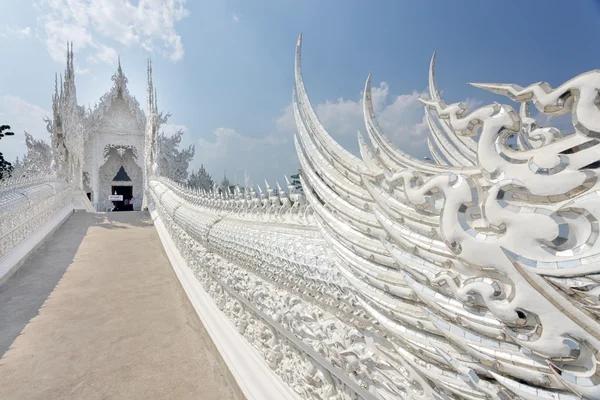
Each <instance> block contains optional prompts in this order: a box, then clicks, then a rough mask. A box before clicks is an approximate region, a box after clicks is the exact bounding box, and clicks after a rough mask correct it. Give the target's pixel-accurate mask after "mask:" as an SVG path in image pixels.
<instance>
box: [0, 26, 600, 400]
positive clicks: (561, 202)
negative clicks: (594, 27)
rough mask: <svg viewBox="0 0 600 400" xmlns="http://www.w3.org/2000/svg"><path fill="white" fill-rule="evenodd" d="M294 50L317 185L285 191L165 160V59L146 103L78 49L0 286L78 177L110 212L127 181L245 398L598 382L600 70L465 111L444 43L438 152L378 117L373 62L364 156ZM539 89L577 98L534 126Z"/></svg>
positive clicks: (9, 220) (0, 245)
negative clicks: (448, 73) (391, 134)
mask: <svg viewBox="0 0 600 400" xmlns="http://www.w3.org/2000/svg"><path fill="white" fill-rule="evenodd" d="M301 49H302V38H301V37H299V38H298V41H297V44H296V58H295V79H294V92H293V98H292V107H293V112H294V118H295V122H296V133H295V135H294V143H295V146H296V151H297V155H298V160H299V163H300V167H301V174H300V179H301V182H302V188H303V193H299V192H296V191H295V188H294V185H293V184H292V183H291V182H289V180H286V183H287V185H288V193H289V194H288V193H286V191H284V190H282V188H281V187H280V185H274V186H273V187H271V186H270V185H269V184H268V183H267V182H265V185H264V186H263V188H264V190H263V189H261V187H260V186H258V193H257V192H255V191H254V190H253V189H252V188H249V189H244V190H243V191H242V190H241V189H240V188H239V187H236V186H234V190H233V192H232V191H230V190H228V189H227V188H228V187H229V185H228V184H225V185H223V186H222V188H221V189H218V188H217V187H216V186H215V187H213V188H212V189H211V190H206V189H205V188H198V187H195V186H189V185H187V184H184V183H182V182H181V180H179V181H178V180H177V179H173V178H172V177H170V176H168V172H172V171H173V170H176V169H177V168H173V167H171V166H169V165H166V166H162V167H160V168H159V166H161V165H164V164H163V160H165V159H169V157H170V156H169V155H167V154H166V153H167V151H166V150H163V151H161V150H159V149H160V147H159V145H158V143H159V141H158V137H157V132H158V128H159V127H160V124H161V123H163V122H164V121H165V120H166V117H163V116H162V114H159V113H158V111H157V106H156V96H155V93H154V89H153V85H152V80H151V69H150V65H148V115H147V116H144V113H143V112H142V111H141V110H140V108H139V105H138V103H137V102H136V101H135V99H134V98H133V97H131V96H130V94H129V92H128V91H127V87H126V83H127V79H126V78H125V76H124V75H123V72H122V70H121V68H120V66H119V68H118V70H117V72H116V74H115V75H114V76H113V81H114V85H113V88H112V89H111V90H110V91H109V92H108V93H107V94H106V95H104V96H103V97H102V99H101V103H100V105H98V106H96V107H95V109H94V110H93V111H92V110H90V111H86V110H84V109H83V108H82V107H79V106H77V101H76V95H75V83H74V78H73V53H72V50H69V52H68V57H67V71H66V73H65V82H64V83H63V82H62V77H61V87H60V93H59V92H58V85H57V89H56V93H55V96H54V121H53V122H50V121H48V124H49V130H51V132H52V145H53V149H54V150H53V151H54V153H55V154H54V165H55V166H57V167H58V171H55V172H56V173H57V174H49V176H41V174H38V175H37V176H32V177H31V176H25V177H17V178H15V177H13V178H10V179H7V180H5V181H2V182H0V283H1V282H2V279H3V275H2V274H3V271H8V272H4V274H5V275H4V276H6V275H7V274H8V273H13V272H12V271H15V270H16V269H17V268H19V266H20V265H22V263H23V262H22V261H21V260H20V259H19V257H20V256H19V254H25V250H22V249H23V248H24V247H23V246H25V245H26V243H32V242H33V240H34V239H35V238H38V239H35V240H41V239H39V237H42V236H43V235H44V233H43V232H52V231H53V229H55V227H56V226H58V225H59V224H61V223H62V222H61V221H64V220H65V219H66V218H69V217H68V216H69V215H71V214H74V210H81V208H79V207H78V206H79V204H75V200H74V199H76V198H81V199H83V200H84V202H85V203H86V204H87V205H89V206H90V207H88V208H92V207H91V204H89V203H88V202H87V200H85V196H84V195H83V193H84V191H83V190H85V192H86V193H90V197H91V198H92V201H93V203H94V204H95V206H96V209H97V210H102V209H103V207H105V206H106V205H107V203H108V196H109V194H110V193H114V191H117V192H120V193H129V192H125V190H130V191H131V193H132V194H133V196H134V199H135V205H134V207H135V208H136V209H139V208H142V209H143V208H146V207H147V208H148V211H149V214H150V217H151V218H152V224H154V226H155V228H156V230H157V234H158V235H159V237H160V240H161V243H162V244H163V248H164V250H165V253H167V255H168V258H169V260H170V262H171V263H172V266H173V269H174V271H175V273H176V276H177V279H179V281H180V282H181V286H182V288H183V289H184V291H185V292H186V295H187V296H188V298H189V299H190V300H191V301H190V303H191V304H192V305H193V307H194V309H195V310H196V312H197V314H198V316H199V317H200V318H201V320H202V323H203V324H204V326H205V327H206V332H208V334H209V335H210V337H211V339H212V340H213V342H214V343H215V348H216V349H218V351H219V352H220V354H221V355H222V356H223V359H224V360H226V361H227V363H228V366H229V368H230V371H231V373H232V376H233V377H234V379H235V380H236V381H237V382H238V383H239V387H240V389H241V390H242V391H243V394H244V396H245V397H246V398H254V399H267V400H270V399H272V400H282V399H298V398H303V399H328V400H331V399H336V400H354V399H367V400H392V399H417V400H430V399H434V400H454V399H467V400H508V399H522V400H536V399H554V400H576V399H594V400H600V362H599V361H600V240H599V239H600V224H599V222H598V221H599V220H600V201H599V199H600V108H599V107H598V104H600V70H593V71H589V72H585V73H583V74H580V75H578V76H576V77H574V78H573V79H571V80H569V81H567V82H564V83H563V84H561V85H559V86H557V87H555V88H553V87H551V86H550V85H549V84H548V83H545V82H539V83H534V84H531V85H529V86H526V87H521V86H518V85H514V84H490V83H477V84H473V86H475V87H478V88H481V89H485V90H488V91H491V92H492V93H496V94H499V95H503V96H506V97H507V98H508V100H510V101H511V102H514V103H516V104H517V105H518V106H517V107H513V105H514V104H513V105H511V104H507V103H508V102H504V103H500V102H494V103H492V104H487V105H483V106H481V107H480V108H478V109H476V110H473V111H470V110H468V109H467V107H466V106H465V105H464V104H462V103H454V104H447V103H446V102H445V101H444V100H443V99H442V96H441V94H440V92H439V90H438V89H437V86H436V80H435V58H432V60H431V63H430V68H429V96H428V98H426V99H421V102H422V103H423V106H424V109H425V121H426V122H427V125H428V128H429V131H430V132H429V137H428V144H429V149H430V153H431V156H432V160H430V161H427V162H426V161H424V160H421V159H417V158H415V157H412V156H410V155H409V154H407V153H405V152H403V151H402V150H401V149H398V148H396V147H395V146H394V145H393V143H392V142H391V141H390V140H389V138H388V137H387V136H386V135H385V133H384V132H383V129H382V128H381V126H380V124H379V122H378V119H377V115H376V113H375V110H374V107H373V99H372V92H371V77H370V76H369V77H368V78H367V80H366V82H365V89H364V91H363V99H362V106H363V114H364V122H365V129H364V131H365V135H363V134H361V133H359V134H358V141H359V148H360V156H355V155H353V154H352V153H350V152H348V151H347V150H345V149H344V148H343V147H342V146H340V145H339V144H338V143H337V142H336V141H335V139H334V138H333V137H332V136H331V135H330V134H329V132H328V131H327V129H325V127H324V126H323V125H322V123H321V122H320V121H319V118H318V117H317V114H316V112H315V109H314V108H313V106H312V104H311V102H310V99H309V96H308V93H307V91H306V88H305V86H304V78H303V76H302V64H301V61H302V57H301ZM531 105H532V106H534V107H535V108H536V109H537V111H538V112H539V113H540V115H545V116H560V115H566V114H570V115H571V118H572V130H571V129H569V132H561V131H560V130H559V129H557V128H555V127H540V126H538V125H537V122H536V119H535V118H534V117H533V116H532V114H531V111H530V106H531ZM514 143H516V144H514ZM142 147H143V149H144V151H143V152H142V151H141V150H142ZM158 156H160V159H158ZM56 175H59V176H56ZM65 177H66V178H67V179H66V180H65V179H64V178H65ZM123 188H127V189H123ZM223 189H224V190H223ZM77 192H78V193H77ZM142 193H143V194H144V196H145V198H143V199H142ZM304 196H305V197H304ZM24 200H25V201H24ZM88 211H89V210H88ZM104 217H106V214H103V217H102V218H104ZM110 217H113V216H112V215H111V216H110ZM38 243H39V242H38ZM151 245H152V243H147V242H144V241H141V240H140V241H137V242H136V243H135V244H134V245H133V246H132V248H131V249H128V251H129V250H131V251H138V252H139V253H138V254H140V255H141V254H143V253H145V252H146V250H147V246H151ZM84 261H85V260H84ZM90 264H91V263H90ZM6 266H8V267H6ZM90 269H91V268H90ZM4 279H6V278H4ZM115 279H120V277H116V278H115ZM125 283H128V282H125ZM2 304H3V303H2V302H1V301H0V306H2ZM94 333H96V332H90V334H94ZM29 340H30V341H31V340H32V339H29ZM151 350H152V349H150V350H149V351H151ZM3 360H5V359H3ZM32 375H35V374H32ZM45 382H49V380H48V379H46V380H45ZM40 386H41V385H40ZM3 387H4V386H3V385H0V390H2V388H3ZM0 397H1V396H0ZM5 397H6V396H5Z"/></svg>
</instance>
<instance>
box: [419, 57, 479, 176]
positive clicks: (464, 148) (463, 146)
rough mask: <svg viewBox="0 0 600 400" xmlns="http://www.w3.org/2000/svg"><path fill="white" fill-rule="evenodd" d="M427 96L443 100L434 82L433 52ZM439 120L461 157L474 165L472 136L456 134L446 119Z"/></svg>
mask: <svg viewBox="0 0 600 400" xmlns="http://www.w3.org/2000/svg"><path fill="white" fill-rule="evenodd" d="M429 96H430V98H431V100H432V101H435V102H443V100H442V98H441V96H440V92H439V90H438V89H437V85H436V83H435V52H434V53H433V56H431V62H430V63H429ZM436 119H437V118H436ZM439 122H440V125H442V128H443V129H444V132H445V134H446V135H447V136H448V138H449V139H450V141H451V142H452V144H453V145H454V146H455V147H456V151H458V152H459V153H460V154H461V155H462V156H463V157H465V158H467V159H469V160H470V161H471V165H474V164H475V161H476V160H477V143H475V141H473V139H472V138H467V137H458V136H456V135H455V134H454V132H452V129H450V126H449V125H448V124H447V123H446V121H439ZM432 134H434V132H432ZM435 134H439V135H442V136H443V133H442V132H435ZM467 165H469V164H467Z"/></svg>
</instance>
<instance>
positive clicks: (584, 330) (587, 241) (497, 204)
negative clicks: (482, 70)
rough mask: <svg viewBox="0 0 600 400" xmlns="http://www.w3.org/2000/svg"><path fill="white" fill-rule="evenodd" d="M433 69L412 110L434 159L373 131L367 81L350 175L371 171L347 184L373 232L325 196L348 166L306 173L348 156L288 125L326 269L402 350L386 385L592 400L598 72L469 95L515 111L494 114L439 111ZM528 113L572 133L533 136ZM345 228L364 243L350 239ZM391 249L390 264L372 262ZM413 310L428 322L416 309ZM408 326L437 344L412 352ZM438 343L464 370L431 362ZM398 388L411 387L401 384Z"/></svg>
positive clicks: (455, 107)
mask: <svg viewBox="0 0 600 400" xmlns="http://www.w3.org/2000/svg"><path fill="white" fill-rule="evenodd" d="M298 51H299V48H297V54H296V60H297V64H296V69H297V71H298V61H299V53H298ZM434 66H435V55H434V57H433V58H432V60H431V64H430V71H429V89H430V99H429V100H422V102H423V104H424V106H425V107H426V120H427V123H428V126H429V128H430V131H431V135H432V136H431V138H430V140H429V141H428V146H429V148H430V150H431V153H432V157H433V160H434V162H435V163H431V162H422V161H420V160H417V159H415V158H414V157H412V156H409V155H407V154H405V153H403V152H402V151H400V150H398V149H396V148H395V147H394V145H393V144H392V143H391V142H390V141H389V139H387V138H386V136H385V135H384V134H383V132H382V131H381V128H380V126H379V125H378V123H377V119H376V117H375V114H374V110H373V105H372V101H371V94H370V76H369V78H368V79H367V82H366V85H365V91H364V98H363V106H364V114H365V115H364V118H365V125H366V130H367V133H368V135H369V138H370V140H371V144H372V145H373V146H374V150H371V148H370V147H369V145H368V144H367V143H366V142H365V140H364V138H363V137H362V135H360V133H359V136H358V138H359V148H360V152H361V155H362V158H363V160H364V161H363V164H362V167H360V169H362V170H365V171H369V172H365V173H363V174H362V180H361V181H360V182H357V180H356V179H351V180H352V182H353V187H356V186H361V187H362V188H363V189H364V190H366V193H368V195H369V196H370V197H371V199H370V201H369V200H368V199H367V200H365V204H368V207H365V210H364V211H361V214H364V213H368V214H371V215H373V216H375V217H376V220H377V221H378V223H379V224H380V226H381V228H383V230H384V232H385V233H384V234H383V235H381V232H380V231H378V230H375V229H371V230H370V231H369V230H367V229H365V228H366V227H367V226H366V225H364V224H365V221H371V219H370V218H367V217H363V216H361V217H360V218H361V219H360V220H354V221H352V220H349V219H348V218H354V217H357V216H358V214H356V213H349V212H347V211H346V212H345V210H347V204H349V203H352V201H349V200H347V199H342V198H339V197H336V195H335V193H336V192H338V191H339V193H343V192H344V190H345V188H346V187H347V186H348V182H347V180H348V179H349V178H346V175H345V167H346V166H344V165H343V164H342V163H340V162H339V161H337V160H336V161H337V162H333V163H332V164H333V165H334V167H335V168H339V170H340V174H327V173H323V168H324V165H323V163H321V162H318V161H311V160H316V159H315V158H314V156H313V155H312V154H311V151H324V152H325V154H343V153H341V152H340V151H339V148H338V147H336V146H335V145H333V144H331V143H330V141H329V138H330V137H329V136H328V135H326V132H325V131H324V129H323V128H322V126H320V125H319V130H320V131H319V133H318V135H319V137H318V138H316V139H315V140H317V141H320V143H321V144H320V147H318V148H317V147H313V146H311V145H310V143H309V142H308V141H306V142H304V141H302V140H303V139H304V138H305V136H304V135H305V131H304V130H303V128H304V127H303V126H301V125H302V124H304V120H303V118H298V119H297V122H298V124H299V127H298V129H299V131H301V132H300V133H299V136H300V139H301V142H302V144H299V145H298V146H299V148H298V154H299V158H300V162H301V165H302V168H303V171H304V174H303V178H304V182H305V185H306V186H305V188H306V189H307V190H308V191H309V192H310V194H307V200H308V202H309V203H310V204H312V205H313V208H314V209H315V212H316V214H315V216H316V223H317V226H318V227H319V229H320V230H321V232H322V234H323V236H324V237H325V239H326V240H327V242H328V243H329V244H330V245H331V247H332V249H333V251H334V252H335V254H336V257H337V263H336V265H337V267H338V268H339V269H340V271H341V273H342V275H343V276H344V277H345V278H346V279H347V280H348V282H349V283H350V284H351V285H352V286H353V288H354V292H355V293H356V294H357V296H358V297H359V298H360V301H361V305H362V307H363V309H364V310H366V312H367V313H368V314H370V315H371V316H372V317H373V318H374V319H376V320H377V321H379V323H380V324H382V326H383V327H384V329H385V330H387V331H388V332H389V334H390V335H392V336H391V337H394V338H395V340H396V339H397V340H399V341H401V342H402V343H404V344H403V345H402V346H395V347H394V350H395V351H391V352H388V353H387V354H388V357H389V358H388V362H389V364H390V366H392V370H393V371H395V372H392V373H397V374H398V375H399V376H406V375H404V374H409V375H410V376H411V377H412V379H414V382H415V383H416V382H427V384H426V385H425V386H424V387H423V390H424V392H422V393H426V392H427V391H428V389H429V388H431V389H434V391H436V390H437V393H438V394H440V393H446V394H448V395H450V394H452V395H453V396H456V397H459V398H481V399H485V398H503V399H505V398H516V397H518V396H522V398H534V397H535V396H537V397H536V398H539V397H540V396H542V397H548V398H557V399H558V398H565V399H567V398H576V397H578V396H581V397H585V398H594V399H600V375H598V374H600V372H598V371H599V370H598V369H597V368H596V363H597V359H596V355H595V354H596V353H597V351H598V350H599V349H600V323H599V319H600V311H598V310H600V300H598V296H597V294H596V293H597V290H598V289H597V288H600V280H599V278H598V276H600V267H598V265H600V264H599V261H600V243H599V242H598V236H599V235H600V228H599V224H598V222H597V221H598V220H599V218H600V202H599V201H598V200H597V199H598V197H597V194H596V193H600V190H599V188H598V185H599V183H598V179H597V177H598V169H597V168H598V166H597V165H598V163H597V162H598V161H600V156H599V155H598V152H597V147H596V146H597V144H598V142H597V141H596V140H595V138H600V128H599V127H600V111H598V109H597V107H596V106H595V104H597V102H598V101H597V98H598V90H599V89H600V73H598V72H596V71H593V72H589V73H585V74H582V75H580V76H578V77H576V78H574V79H572V80H570V81H569V82H567V83H565V84H563V85H561V86H559V87H558V88H557V89H552V88H551V87H550V86H549V85H548V84H546V83H538V84H534V85H531V86H529V87H526V88H521V87H519V86H516V85H504V84H476V85H475V86H477V87H480V88H484V89H487V90H491V91H493V92H495V93H499V94H504V95H507V96H509V97H511V99H513V100H515V101H517V102H521V103H522V104H523V105H522V106H521V108H520V110H519V112H516V111H514V110H513V109H512V107H510V106H508V105H504V104H492V105H489V106H484V107H481V108H479V109H478V110H475V111H474V112H471V113H468V112H467V110H466V109H465V106H464V105H463V104H451V105H446V104H445V103H444V102H443V100H442V99H441V97H440V95H439V92H438V90H437V88H436V86H435V77H434ZM300 83H301V82H299V81H298V80H297V82H296V87H297V88H298V87H299V84H300ZM304 95H305V92H304V88H303V87H302V89H301V96H298V97H299V98H295V99H294V101H297V102H299V104H298V107H299V109H301V108H302V107H303V104H301V103H306V104H308V100H307V98H304ZM530 101H533V103H534V105H535V106H536V107H537V108H538V110H540V111H541V112H543V113H547V114H563V113H566V112H569V111H572V113H573V122H574V129H575V133H574V134H572V135H567V136H565V135H563V134H561V133H560V131H558V130H557V129H555V128H537V127H536V126H535V120H533V119H532V118H531V116H530V113H529V110H528V106H527V103H528V102H530ZM314 136H315V137H316V136H317V135H316V134H314ZM474 136H478V137H479V139H478V141H477V142H476V141H474V140H473V139H472V137H474ZM325 137H327V138H328V139H326V140H325V139H323V138H325ZM511 137H514V138H516V144H517V147H515V148H512V147H511V146H510V145H509V144H508V141H509V139H510V138H511ZM334 149H335V150H334ZM325 161H326V162H327V161H328V160H327V157H325ZM352 161H353V166H355V165H357V161H356V160H354V159H352ZM340 164H341V165H342V166H341V167H340V166H339V165H340ZM313 168H314V169H315V171H316V170H319V171H320V172H318V174H316V173H315V171H313ZM357 170H358V169H354V170H353V172H354V171H357ZM323 182H327V184H326V185H325V184H324V183H323ZM353 190H354V191H358V190H357V189H356V188H354V189H353ZM361 194H362V195H364V192H361ZM362 195H361V200H362V199H363V198H364V197H363V196H362ZM355 205H358V206H359V205H360V204H356V203H355ZM344 224H348V225H349V229H350V231H345V230H344V228H343V225H344ZM368 227H369V228H372V226H371V222H369V223H368ZM354 229H357V230H358V231H359V232H360V235H362V237H359V236H357V235H353V234H347V233H344V232H352V231H353V230H354ZM365 237H371V238H372V239H374V240H380V241H381V243H382V244H383V246H384V247H383V248H384V249H385V251H384V250H383V249H382V248H381V247H380V246H375V248H377V250H376V251H373V250H371V251H369V249H370V248H372V246H369V245H367V243H368V242H369V240H366V238H365ZM373 249H374V248H373ZM386 252H387V255H388V257H390V256H391V259H392V260H395V261H394V262H393V263H392V264H390V263H389V261H388V260H389V258H388V257H384V258H382V257H383V256H385V254H386ZM388 269H389V271H390V272H389V273H388V272H386V271H387V270H388ZM570 271H572V272H570ZM407 288H411V289H412V293H411V292H410V291H407ZM403 303H404V304H405V306H404V309H402V305H401V304H403ZM414 306H418V307H419V308H421V310H422V312H418V313H413V312H412V311H411V310H415V311H416V309H415V308H414ZM424 319H426V320H429V321H430V323H429V322H428V323H423V320H424ZM417 323H418V324H417ZM407 327H413V328H415V327H418V328H419V329H421V330H423V331H424V332H428V333H429V334H430V335H433V336H424V337H422V338H414V337H413V339H410V340H409V339H408V337H407V336H404V335H406V334H407V333H406V332H407V330H406V328H407ZM434 337H435V338H439V337H444V338H445V339H446V340H447V341H448V342H447V343H450V344H451V345H452V346H453V348H454V349H462V350H463V351H466V352H467V353H468V355H469V357H471V359H470V360H468V359H466V358H463V359H461V358H460V357H455V356H454V355H451V354H450V353H449V352H448V349H447V348H445V349H444V350H440V351H438V350H436V346H437V345H435V344H434V343H433V342H432V340H433V338H434ZM435 340H437V341H438V343H439V340H440V339H435ZM444 343H446V342H444ZM408 367H411V369H410V370H409V369H408ZM417 377H420V378H421V379H417ZM467 378H468V379H467ZM465 379H466V380H465ZM467 381H468V382H469V384H468V385H466V386H465V382H467ZM397 382H399V383H398V384H399V385H400V387H401V388H402V389H404V390H407V391H410V390H414V386H413V385H411V384H406V380H402V379H398V380H397ZM517 382H519V383H517ZM432 397H435V396H432Z"/></svg>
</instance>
